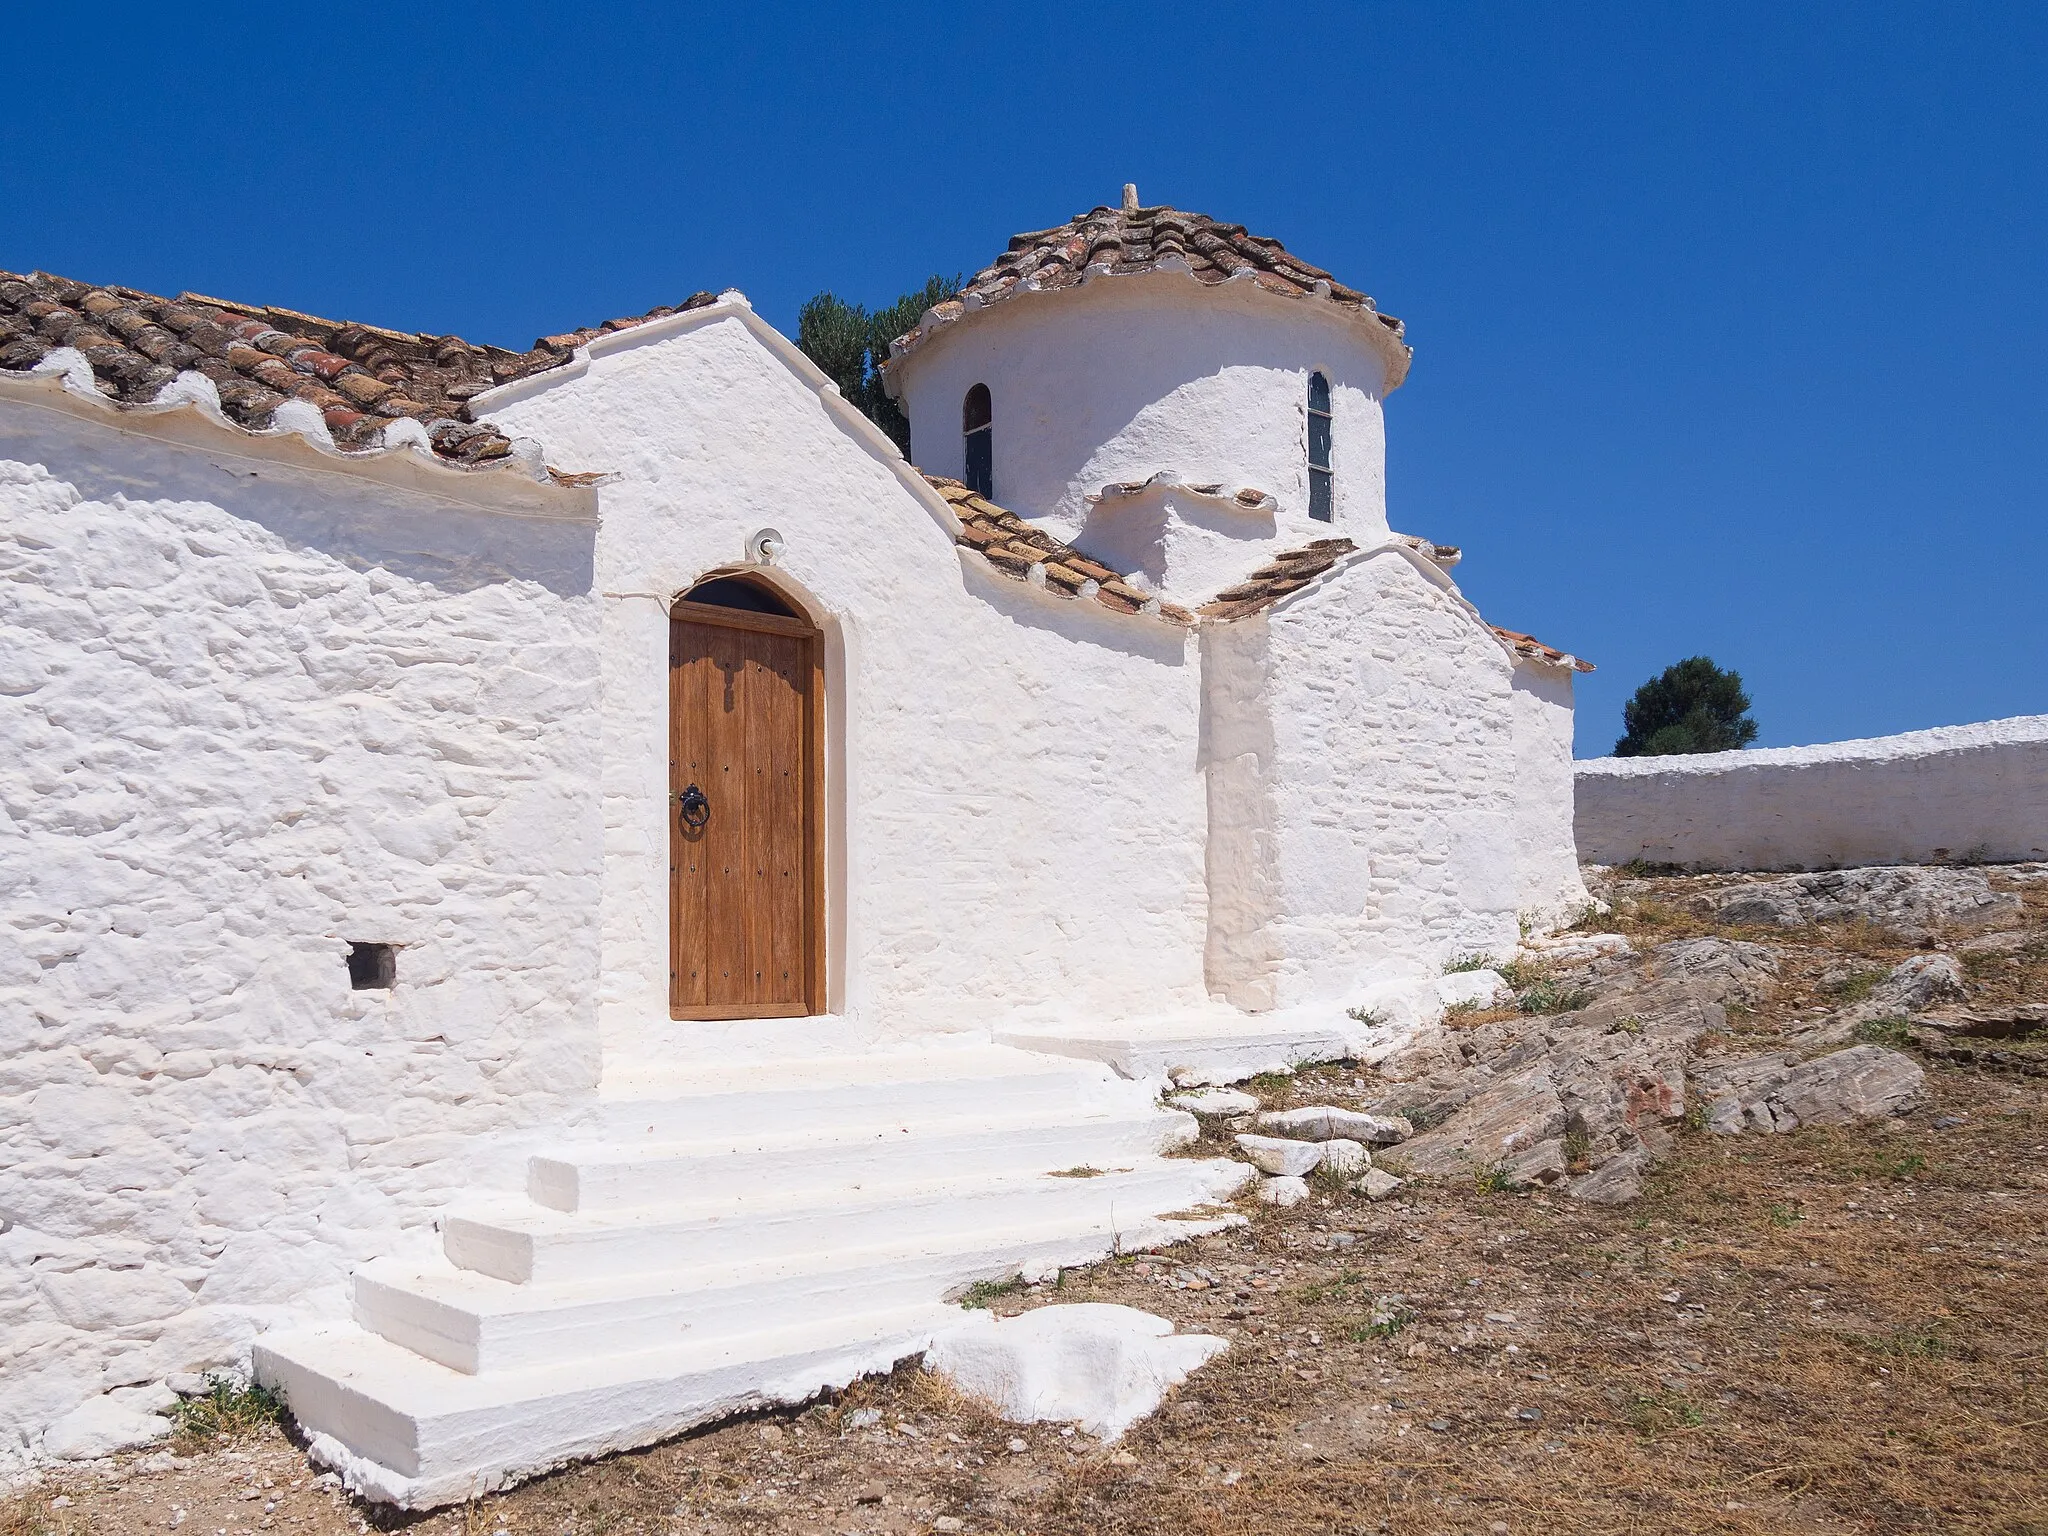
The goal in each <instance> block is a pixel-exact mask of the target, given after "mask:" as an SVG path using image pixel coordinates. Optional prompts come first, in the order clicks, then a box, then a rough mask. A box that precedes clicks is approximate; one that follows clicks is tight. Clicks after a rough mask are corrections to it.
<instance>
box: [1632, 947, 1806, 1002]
mask: <svg viewBox="0 0 2048 1536" xmlns="http://www.w3.org/2000/svg"><path fill="white" fill-rule="evenodd" d="M1649 962H1650V967H1651V969H1652V970H1653V971H1654V972H1655V974H1657V975H1658V976H1660V977H1665V978H1668V979H1673V980H1687V981H1693V982H1697V983H1699V986H1698V987H1696V988H1695V989H1694V995H1696V996H1698V997H1701V998H1703V999H1710V1000H1712V1001H1714V1002H1722V1001H1726V1000H1727V999H1729V998H1739V999H1741V1000H1743V1001H1745V1002H1746V1001H1749V1000H1751V999H1754V998H1756V997H1758V996H1760V995H1761V994H1762V993H1763V992H1765V991H1767V990H1768V989H1769V987H1770V985H1771V983H1772V982H1774V981H1776V980H1777V978H1778V956H1777V952H1776V951H1775V950H1773V949H1771V948H1770V946H1768V945H1765V944H1749V943H1745V942H1742V941H1740V940H1736V939H1673V940H1672V941H1671V942H1670V943H1668V944H1659V945H1658V946H1657V947H1656V948H1655V949H1653V950H1651V951H1650V955H1649Z"/></svg>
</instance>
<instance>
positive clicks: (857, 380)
mask: <svg viewBox="0 0 2048 1536" xmlns="http://www.w3.org/2000/svg"><path fill="white" fill-rule="evenodd" d="M959 292H960V279H959V278H958V277H939V276H936V275H934V276H932V277H931V278H928V279H927V280H926V281H925V284H924V286H923V287H922V288H917V289H913V290H912V291H911V292H909V293H906V294H904V295H903V297H902V298H900V299H898V300H897V301H896V302H895V303H894V304H891V305H889V306H888V307H887V308H886V309H878V310H875V311H873V312H870V311H868V310H867V309H865V308H863V307H862V306H861V305H859V304H849V303H847V302H846V300H844V299H842V298H840V297H839V296H838V295H837V294H835V293H832V292H831V291H830V290H827V291H826V292H824V293H819V294H813V295H812V296H811V297H810V298H809V299H807V300H805V301H804V307H803V308H802V309H800V310H798V311H797V314H796V344H797V345H798V346H799V347H801V348H803V350H804V355H805V356H806V357H808V358H810V360H811V361H812V362H814V363H816V364H817V365H818V366H819V367H820V368H821V369H823V370H824V371H825V374H826V376H827V377H828V378H830V379H831V380H832V382H833V383H834V384H837V385H838V386H839V393H840V394H842V395H844V396H845V397H846V398H847V399H848V400H849V401H851V402H852V403H853V404H854V405H856V406H858V407H859V408H860V409H861V411H862V412H863V413H865V414H866V416H867V418H868V420H870V421H872V422H873V423H874V424H875V425H876V426H878V427H880V428H881V429H882V430H883V431H884V432H886V433H888V434H889V436H890V437H892V438H894V439H895V441H896V446H897V447H898V448H901V449H902V450H903V456H904V457H905V458H908V457H909V456H910V418H909V417H907V416H905V415H904V414H903V409H902V407H901V406H899V405H897V403H896V402H895V401H894V400H891V399H890V398H889V396H888V392H887V391H886V390H884V389H883V388H882V375H881V371H880V370H881V365H882V364H883V363H885V362H887V361H888V358H889V343H890V342H892V341H894V340H895V339H896V338H897V337H898V336H901V335H902V334H904V332H906V331H908V330H910V329H911V327H913V326H914V325H916V324H917V322H918V321H919V320H921V319H923V318H924V312H925V311H926V310H928V309H930V308H931V307H932V306H933V305H934V304H943V303H945V302H946V300H948V299H950V298H952V297H954V296H955V295H956V294H958V293H959Z"/></svg>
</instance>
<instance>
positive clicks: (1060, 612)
mask: <svg viewBox="0 0 2048 1536" xmlns="http://www.w3.org/2000/svg"><path fill="white" fill-rule="evenodd" d="M960 568H961V575H962V578H963V579H964V581H965V582H966V586H967V590H968V592H969V593H971V594H972V595H973V596H975V597H977V598H979V599H980V600H981V601H983V602H985V603H987V604H988V605H989V606H990V607H991V608H993V609H995V610H996V611H997V612H998V613H1000V614H1002V615H1003V616H1004V617H1005V618H1007V619H1009V620H1010V621H1011V622H1013V623H1016V624H1021V625H1023V626H1024V627H1025V628H1027V629H1042V630H1046V631H1049V632H1050V633H1053V634H1056V635H1063V636H1065V637H1066V638H1067V639H1069V640H1077V641H1081V642H1083V643H1085V644H1088V645H1095V646H1100V647H1102V648H1103V649H1104V650H1109V651H1116V652H1119V653H1120V654H1122V655H1125V656H1129V657H1131V658H1132V659H1133V660H1137V661H1150V662H1155V663H1158V664H1161V665H1164V666H1173V667H1182V666H1186V665H1188V643H1187V641H1188V632H1187V631H1186V630H1184V629H1182V628H1180V627H1179V626H1178V625H1174V624H1168V623H1165V622H1163V621H1161V620H1159V619H1148V618H1140V617H1136V616H1133V615H1129V614H1120V613H1112V612H1110V611H1109V610H1108V609H1107V608H1103V607H1101V606H1100V605H1098V604H1096V603H1092V602H1090V601H1088V600H1087V599H1086V598H1078V597H1075V598H1048V597H1046V596H1045V595H1044V594H1042V593H1039V592H1034V591H1033V590H1032V589H1031V588H1030V587H1028V586H1026V585H1024V584H1023V583H1021V582H1016V581H1012V580H1011V579H1010V578H1009V577H1007V576H998V575H997V574H996V573H995V572H993V571H991V570H989V569H988V568H987V567H986V566H985V565H983V564H981V562H980V561H978V560H970V559H968V558H967V556H966V552H965V551H964V550H963V551H962V552H961V560H960Z"/></svg>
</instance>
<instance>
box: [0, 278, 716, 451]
mask: <svg viewBox="0 0 2048 1536" xmlns="http://www.w3.org/2000/svg"><path fill="white" fill-rule="evenodd" d="M715 300H716V296H715V295H713V294H710V293H698V294H693V295H691V297H689V298H687V299H685V300H684V301H683V302H682V303H681V304H679V305H664V306H662V307H661V308H658V309H653V310H649V311H648V312H647V313H646V314H644V315H640V316H637V317H635V318H633V319H629V320H608V321H606V322H605V323H604V324H603V325H602V326H594V327H591V328H589V329H586V330H580V331H568V332H565V333H563V334H562V335H560V336H548V337H543V338H542V339H541V340H540V341H537V342H535V343H534V345H533V348H532V349H531V350H530V351H526V352H510V351H507V350H506V349H504V348H503V347H491V346H480V345H477V344H475V343H472V342H467V341H464V340H463V339H462V338H461V337H460V336H430V335H412V334H410V333H408V332H405V331H387V330H384V329H383V328H381V327H379V326H374V325H362V324H359V323H356V322H353V321H341V320H323V319H321V318H320V317H319V316H317V315H307V314H301V313H300V312H299V311H297V310H291V309H275V308H269V307H266V306H263V305H250V304H237V303H233V302H231V301H229V300H226V299H215V298H209V297H207V296H206V295H204V294H197V293H183V294H180V295H179V296H178V297H177V298H175V299H166V298H162V297H160V296H158V295H156V294H153V293H144V292H142V291H141V290H140V289H135V288H121V287H106V288H95V287H93V286H92V285H91V284H89V283H81V282H74V281H73V280H72V279H70V278H64V277H55V276H52V275H51V274H50V273H47V272H34V273H29V274H26V275H23V274H19V273H13V272H0V369H4V370H7V371H11V372H17V373H18V372H25V371H27V370H28V369H31V368H33V367H35V365H36V364H37V363H39V362H41V361H42V360H43V359H44V358H45V357H47V356H48V355H49V354H50V353H51V352H52V351H54V350H55V349H57V348H58V347H74V348H76V349H77V350H79V351H81V352H83V353H84V354H85V358H86V361H87V362H89V363H90V364H91V365H92V371H93V377H94V379H95V380H96V381H97V382H98V384H99V388H100V391H101V393H103V394H105V395H106V396H108V397H109V398H110V399H113V400H117V401H120V402H123V403H125V404H134V405H140V404H144V403H146V402H148V401H150V400H153V399H155V398H156V395H157V392H158V391H159V390H161V389H162V388H163V387H164V386H165V385H166V384H168V383H170V382H171V380H172V379H174V378H175V377H177V375H178V374H180V373H183V372H187V371H190V372H196V373H201V374H204V375H205V376H206V377H207V378H209V379H211V380H212V381H213V384H214V387H215V389H216V390H217V391H218V392H219V394H220V401H221V406H222V408H223V409H224V410H225V411H226V412H227V414H228V415H229V416H231V417H232V418H234V419H235V420H236V421H238V422H240V423H241V424H242V425H243V426H245V427H250V428H257V429H260V428H263V427H267V426H269V425H270V424H271V417H272V415H273V414H274V413H275V412H276V410H277V408H278V407H279V406H281V405H283V404H284V403H285V401H287V400H290V399H300V400H305V401H307V402H308V403H310V404H312V405H313V406H315V407H317V408H318V409H319V411H320V412H321V416H322V419H323V420H325V422H326V423H327V429H328V431H329V432H331V433H332V434H333V435H334V440H335V443H336V444H337V445H338V446H340V447H343V448H366V447H369V446H371V445H372V443H373V442H374V440H375V438H376V434H377V433H378V432H379V431H380V430H381V429H382V428H383V427H384V426H385V425H386V424H387V423H389V422H391V421H393V420H395V419H396V418H398V417H401V416H405V417H411V418H412V419H413V420H415V421H417V422H419V423H420V424H421V425H422V426H423V427H425V428H426V429H427V435H428V437H429V439H430V440H431V441H432V443H433V445H434V452H435V453H437V454H438V455H440V456H441V457H442V458H444V459H448V460H450V461H452V462H454V463H458V464H479V463H487V462H489V461H491V460H493V459H501V458H503V457H505V456H506V455H507V454H509V453H510V452H511V451H512V444H511V441H510V440H509V439H508V438H506V437H505V435H504V434H503V433H501V432H499V431H497V430H496V429H494V428H493V427H491V426H490V425H489V424H488V423H478V422H476V421H474V420H472V419H471V416H470V412H469V405H468V402H469V401H470V400H471V399H472V398H474V397H475V396H477V395H480V394H482V393H483V392H484V391H485V390H487V389H492V388H494V387H496V386H497V385H500V384H509V383H510V382H511V381H512V380H514V379H522V378H525V377H527V376H528V375H530V374H535V373H540V372H543V371H545V370H546V369H549V368H556V367H560V366H561V365H562V364H563V363H566V362H568V361H569V360H570V357H571V355H572V354H573V353H574V352H575V350H576V348H577V347H579V346H582V345H583V344H584V343H585V342H587V341H589V340H591V338H593V337H595V336H600V335H602V334H604V333H605V332H607V331H616V330H624V329H625V328H626V327H628V326H633V325H639V324H643V323H645V322H646V321H649V320H659V319H661V318H663V317H664V316H667V315H673V314H678V313H680V312H682V311H683V310H688V309H698V308H701V307H703V306H704V305H706V304H710V303H713V302H715Z"/></svg>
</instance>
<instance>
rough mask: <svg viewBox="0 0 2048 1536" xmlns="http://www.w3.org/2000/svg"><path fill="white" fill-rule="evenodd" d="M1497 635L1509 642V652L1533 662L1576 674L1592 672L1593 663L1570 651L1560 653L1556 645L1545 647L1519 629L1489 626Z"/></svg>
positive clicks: (1495, 625)
mask: <svg viewBox="0 0 2048 1536" xmlns="http://www.w3.org/2000/svg"><path fill="white" fill-rule="evenodd" d="M1488 628H1490V629H1491V630H1492V631H1493V632H1494V633H1495V634H1496V635H1499V636H1500V637H1501V639H1502V640H1504V641H1506V642H1507V647H1508V649H1509V650H1511V651H1513V652H1514V653H1515V654H1516V655H1517V656H1526V657H1527V658H1528V659H1529V660H1531V661H1547V662H1549V663H1550V664H1551V665H1552V666H1557V667H1562V666H1569V667H1570V668H1571V669H1572V670H1573V671H1574V672H1591V671H1592V670H1593V663H1591V662H1590V661H1587V660H1586V659H1585V658H1583V657H1580V656H1574V655H1572V654H1571V653H1570V652H1569V651H1560V650H1559V649H1558V648H1557V647H1556V646H1554V645H1545V644H1544V643H1543V642H1542V641H1541V640H1538V639H1537V638H1536V637H1535V636H1534V635H1525V634H1523V633H1522V632H1521V631H1520V630H1517V629H1502V628H1501V627H1500V626H1499V625H1498V624H1493V625H1489V626H1488Z"/></svg>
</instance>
